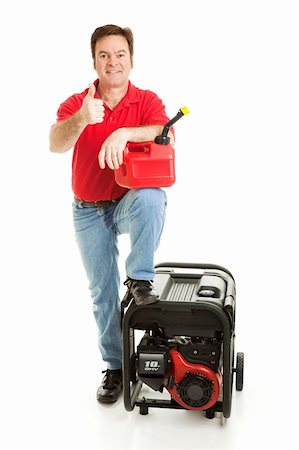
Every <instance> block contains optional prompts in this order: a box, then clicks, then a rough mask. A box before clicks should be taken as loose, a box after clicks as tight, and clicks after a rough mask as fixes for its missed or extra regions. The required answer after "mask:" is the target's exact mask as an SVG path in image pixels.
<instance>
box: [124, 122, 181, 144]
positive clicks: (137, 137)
mask: <svg viewBox="0 0 299 450" xmlns="http://www.w3.org/2000/svg"><path fill="white" fill-rule="evenodd" d="M163 128H164V127H163V125H144V126H141V127H128V128H125V130H126V132H127V133H128V141H129V142H146V141H154V140H155V137H156V136H159V135H160V134H161V133H162V130H163ZM168 136H169V137H170V143H171V144H172V145H173V144H174V136H173V134H172V132H171V131H169V132H168Z"/></svg>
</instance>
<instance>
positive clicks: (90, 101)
mask: <svg viewBox="0 0 299 450" xmlns="http://www.w3.org/2000/svg"><path fill="white" fill-rule="evenodd" d="M95 93H96V88H95V85H94V84H92V83H91V84H90V85H89V89H88V92H87V94H86V96H85V97H84V100H83V102H82V106H81V109H80V113H81V117H82V118H83V120H84V121H85V122H86V124H87V125H94V124H96V123H102V122H103V120H104V115H105V108H104V104H103V102H102V100H101V99H99V98H94V95H95Z"/></svg>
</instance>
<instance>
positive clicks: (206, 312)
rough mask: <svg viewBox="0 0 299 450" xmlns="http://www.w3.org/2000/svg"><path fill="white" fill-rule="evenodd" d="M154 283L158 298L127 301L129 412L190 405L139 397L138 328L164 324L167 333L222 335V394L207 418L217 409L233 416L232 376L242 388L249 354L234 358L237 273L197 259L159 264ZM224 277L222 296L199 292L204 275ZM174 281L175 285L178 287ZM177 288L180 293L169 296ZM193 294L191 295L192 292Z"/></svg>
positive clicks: (125, 375)
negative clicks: (138, 302)
mask: <svg viewBox="0 0 299 450" xmlns="http://www.w3.org/2000/svg"><path fill="white" fill-rule="evenodd" d="M155 272H156V276H155V280H154V287H155V289H156V290H157V291H158V293H159V295H160V300H159V302H157V303H154V304H150V305H141V306H137V305H136V304H135V302H134V301H133V300H132V301H131V302H130V303H129V305H127V304H126V301H125V299H126V297H125V298H124V300H123V303H122V312H123V314H122V315H123V319H122V338H123V382H124V405H125V408H126V410H127V411H132V410H133V409H134V407H135V406H138V407H139V408H140V414H143V415H146V414H148V409H149V408H172V409H185V408H184V407H183V406H181V405H180V404H178V403H177V402H176V401H175V400H173V399H172V398H171V399H170V400H162V399H149V398H145V397H142V398H139V394H140V391H141V388H142V384H143V382H142V381H141V380H140V379H139V378H138V373H137V369H136V358H137V354H136V348H135V339H136V337H135V332H136V331H137V330H144V331H147V332H151V331H153V330H156V329H157V328H160V329H162V330H163V331H164V332H165V335H166V336H168V337H171V336H176V335H182V336H191V337H192V336H206V337H210V336H214V333H215V331H217V332H220V333H221V335H222V396H221V397H222V398H221V399H219V400H218V401H217V402H216V403H215V404H214V405H213V406H211V407H210V408H209V409H206V410H204V412H205V414H206V417H207V418H214V416H215V413H219V414H218V415H220V416H222V417H223V418H224V419H227V418H229V417H230V414H231V404H232V387H233V376H234V373H235V372H236V376H237V382H236V384H237V385H236V388H237V390H242V388H243V364H244V354H243V353H238V354H237V367H236V368H234V359H235V356H234V354H235V352H234V348H235V305H236V299H235V297H236V291H235V282H234V278H233V276H232V274H231V273H230V272H229V271H228V270H227V269H225V268H224V267H222V266H218V265H214V264H195V263H178V262H165V263H160V264H158V265H156V266H155ZM204 275H208V276H213V277H219V278H220V279H222V280H223V281H224V283H225V291H224V292H223V293H222V294H223V295H222V298H202V297H200V296H199V295H198V294H196V292H195V291H196V289H194V287H196V286H197V283H198V281H199V280H200V279H201V277H202V276H204ZM174 285H175V286H174ZM173 287H174V288H175V289H176V294H175V296H176V298H174V296H173V295H169V293H170V290H171V289H173ZM191 291H192V293H191V294H190V292H191Z"/></svg>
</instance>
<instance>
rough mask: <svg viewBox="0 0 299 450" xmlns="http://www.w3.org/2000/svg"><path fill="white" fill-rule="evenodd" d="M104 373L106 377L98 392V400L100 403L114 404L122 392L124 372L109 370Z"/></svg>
mask: <svg viewBox="0 0 299 450" xmlns="http://www.w3.org/2000/svg"><path fill="white" fill-rule="evenodd" d="M102 373H105V376H104V378H103V381H102V383H101V385H100V387H99V389H98V390H97V400H98V402H100V403H114V402H116V400H117V399H118V397H119V395H120V393H121V391H122V387H123V380H122V371H121V369H117V370H110V369H107V370H104V372H102Z"/></svg>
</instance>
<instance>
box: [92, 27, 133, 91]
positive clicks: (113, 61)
mask: <svg viewBox="0 0 299 450" xmlns="http://www.w3.org/2000/svg"><path fill="white" fill-rule="evenodd" d="M94 68H95V70H96V71H97V74H98V76H99V79H100V81H101V83H102V84H103V85H104V86H105V87H107V88H112V87H121V86H122V85H123V84H125V83H126V82H127V81H128V78H129V74H130V70H131V69H132V62H131V55H130V51H129V46H128V42H127V40H126V39H125V38H124V37H123V36H119V35H112V36H105V37H104V38H102V39H99V40H98V41H97V42H96V46H95V60H94Z"/></svg>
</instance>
